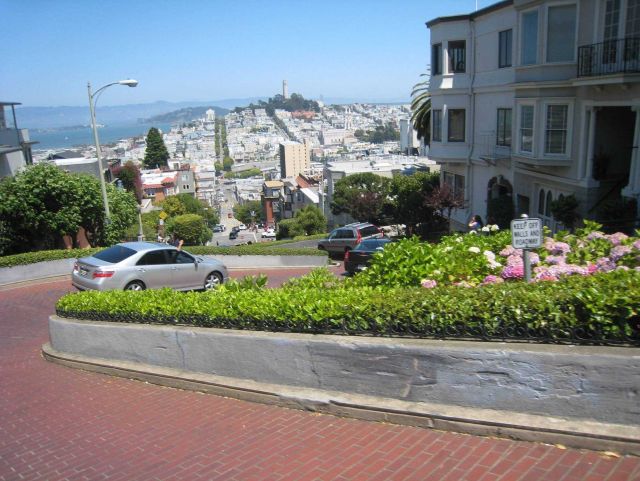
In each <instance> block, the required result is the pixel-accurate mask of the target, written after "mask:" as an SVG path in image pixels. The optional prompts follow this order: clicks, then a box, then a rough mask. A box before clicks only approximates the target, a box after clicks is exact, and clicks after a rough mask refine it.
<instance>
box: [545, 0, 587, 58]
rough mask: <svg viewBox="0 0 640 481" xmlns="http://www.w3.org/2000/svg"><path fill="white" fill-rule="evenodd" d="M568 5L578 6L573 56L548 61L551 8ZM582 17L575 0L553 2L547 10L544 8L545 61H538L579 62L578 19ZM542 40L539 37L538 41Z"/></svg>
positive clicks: (577, 7)
mask: <svg viewBox="0 0 640 481" xmlns="http://www.w3.org/2000/svg"><path fill="white" fill-rule="evenodd" d="M567 5H575V7H576V22H575V27H574V28H575V30H574V32H573V57H572V58H571V60H560V61H558V62H549V61H547V55H548V53H549V52H548V43H547V40H548V39H549V10H550V9H552V8H554V7H565V6H567ZM579 19H580V5H579V2H573V1H569V2H560V3H553V4H551V5H546V7H545V10H544V19H543V20H544V25H543V26H544V32H543V35H544V37H543V38H544V40H543V45H544V48H543V52H542V55H543V57H542V58H543V61H540V59H538V63H539V64H540V63H545V64H548V65H563V64H571V63H576V62H577V55H578V20H579ZM538 33H540V13H539V12H538ZM539 41H540V39H539V38H538V42H539Z"/></svg>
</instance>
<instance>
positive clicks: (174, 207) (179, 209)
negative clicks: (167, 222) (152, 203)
mask: <svg viewBox="0 0 640 481" xmlns="http://www.w3.org/2000/svg"><path fill="white" fill-rule="evenodd" d="M160 207H161V208H162V210H163V211H164V212H166V213H167V215H168V216H169V217H177V216H179V215H184V214H186V213H187V208H186V207H185V205H184V204H183V203H182V201H181V200H180V198H179V197H178V196H177V195H171V196H169V197H167V198H166V199H164V200H163V201H162V202H161V203H160Z"/></svg>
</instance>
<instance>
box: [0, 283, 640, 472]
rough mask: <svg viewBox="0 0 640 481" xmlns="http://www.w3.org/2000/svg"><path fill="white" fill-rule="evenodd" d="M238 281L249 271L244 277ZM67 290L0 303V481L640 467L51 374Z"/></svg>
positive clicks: (50, 287)
mask: <svg viewBox="0 0 640 481" xmlns="http://www.w3.org/2000/svg"><path fill="white" fill-rule="evenodd" d="M245 273H246V272H245ZM70 290H71V287H70V285H69V283H68V281H57V282H50V283H46V284H40V285H37V286H28V287H21V288H15V289H11V290H5V291H0V481H6V480H46V481H62V480H65V481H83V480H105V481H107V480H108V481H117V480H123V481H135V480H166V481H170V480H189V481H190V480H216V479H217V480H230V481H240V480H242V481H251V480H255V481H333V480H337V481H345V480H349V481H360V480H367V481H396V480H406V481H411V480H415V481H430V480H433V481H543V480H548V481H623V480H625V481H627V480H640V459H639V458H635V457H621V458H613V457H606V456H604V455H602V454H599V453H595V452H588V451H577V450H572V449H559V448H556V447H553V446H547V445H541V444H534V443H526V442H516V441H509V440H502V439H490V438H481V437H475V436H467V435H462V434H455V433H447V432H438V431H433V430H426V429H418V428H411V427H403V426H393V425H388V424H377V423H369V422H364V421H358V420H352V419H342V418H337V417H333V416H328V415H318V414H311V413H307V412H301V411H295V410H288V409H283V408H279V407H274V406H266V405H260V404H252V403H248V402H243V401H237V400H234V399H227V398H223V397H217V396H212V395H205V394H199V393H195V392H189V391H180V390H177V389H170V388H164V387H159V386H154V385H150V384H146V383H142V382H136V381H130V380H126V379H121V378H114V377H109V376H105V375H101V374H95V373H89V372H83V371H79V370H74V369H70V368H66V367H62V366H59V365H56V364H52V363H49V362H46V361H44V360H43V359H42V357H41V355H40V347H41V345H42V344H43V343H44V342H46V341H47V317H48V315H49V314H51V313H52V312H53V306H54V303H55V301H56V299H57V298H58V297H59V296H60V295H62V294H64V293H65V292H67V291H70Z"/></svg>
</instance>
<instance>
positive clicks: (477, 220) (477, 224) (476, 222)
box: [469, 214, 483, 230]
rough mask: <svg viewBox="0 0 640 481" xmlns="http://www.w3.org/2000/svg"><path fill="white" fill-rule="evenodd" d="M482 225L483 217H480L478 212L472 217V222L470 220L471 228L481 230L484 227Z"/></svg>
mask: <svg viewBox="0 0 640 481" xmlns="http://www.w3.org/2000/svg"><path fill="white" fill-rule="evenodd" d="M482 226H483V224H482V217H480V216H479V215H478V214H475V215H474V216H473V217H472V218H471V222H469V230H480V229H482Z"/></svg>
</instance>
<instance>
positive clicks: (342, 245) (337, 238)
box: [318, 222, 384, 254]
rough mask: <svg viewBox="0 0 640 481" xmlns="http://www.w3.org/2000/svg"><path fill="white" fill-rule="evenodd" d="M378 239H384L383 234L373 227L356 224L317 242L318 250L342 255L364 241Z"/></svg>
mask: <svg viewBox="0 0 640 481" xmlns="http://www.w3.org/2000/svg"><path fill="white" fill-rule="evenodd" d="M380 237H384V234H383V233H382V231H381V230H380V229H378V228H377V227H376V226H375V225H373V224H369V223H368V222H356V223H353V224H347V225H345V226H344V227H338V228H337V229H334V230H332V231H331V233H330V234H329V237H328V238H327V239H322V240H321V241H319V242H318V249H321V250H325V251H327V252H328V253H329V254H344V253H345V252H347V251H350V250H351V249H353V248H354V247H356V246H357V245H358V244H360V242H362V241H363V240H364V239H377V238H380Z"/></svg>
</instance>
